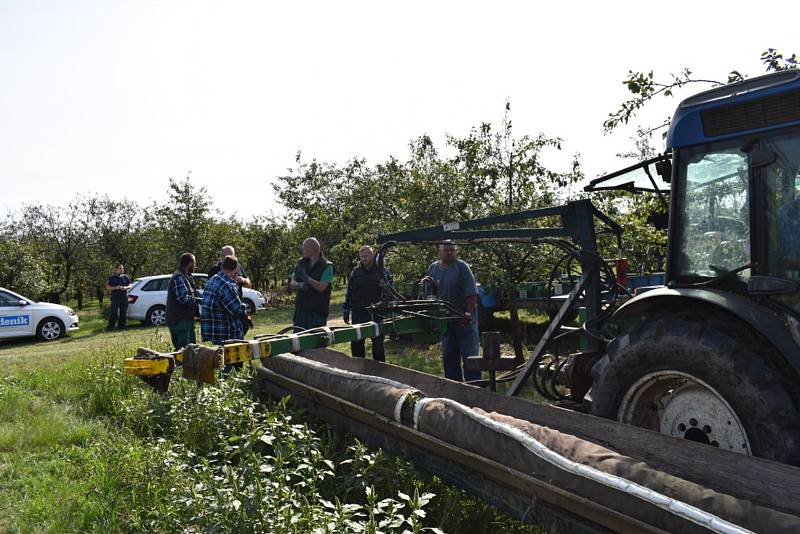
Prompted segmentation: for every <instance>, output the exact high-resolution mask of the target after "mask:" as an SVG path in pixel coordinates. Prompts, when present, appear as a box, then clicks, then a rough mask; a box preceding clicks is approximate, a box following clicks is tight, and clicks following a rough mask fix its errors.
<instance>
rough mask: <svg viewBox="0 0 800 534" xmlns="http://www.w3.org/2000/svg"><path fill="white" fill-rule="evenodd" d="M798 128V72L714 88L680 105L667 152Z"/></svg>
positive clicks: (799, 106) (769, 75) (799, 116)
mask: <svg viewBox="0 0 800 534" xmlns="http://www.w3.org/2000/svg"><path fill="white" fill-rule="evenodd" d="M793 124H800V70H785V71H781V72H775V73H772V74H767V75H765V76H759V77H757V78H750V79H747V80H743V81H741V82H737V83H732V84H728V85H723V86H720V87H715V88H714V89H710V90H708V91H704V92H702V93H699V94H696V95H694V96H691V97H689V98H687V99H686V100H684V101H683V102H681V103H680V105H679V106H678V109H677V110H676V111H675V115H674V116H673V118H672V123H671V124H670V129H669V134H668V135H667V149H671V148H673V147H682V146H690V145H697V144H701V143H707V142H710V141H717V140H722V139H730V138H734V137H740V136H743V135H747V134H750V133H757V132H762V131H765V130H770V129H773V128H777V127H783V126H790V125H793Z"/></svg>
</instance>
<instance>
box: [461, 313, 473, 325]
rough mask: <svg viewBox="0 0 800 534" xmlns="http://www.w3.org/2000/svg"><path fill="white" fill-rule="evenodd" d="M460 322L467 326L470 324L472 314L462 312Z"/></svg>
mask: <svg viewBox="0 0 800 534" xmlns="http://www.w3.org/2000/svg"><path fill="white" fill-rule="evenodd" d="M461 324H463V325H464V326H469V325H471V324H472V314H471V313H470V312H464V318H463V319H461Z"/></svg>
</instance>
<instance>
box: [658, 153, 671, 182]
mask: <svg viewBox="0 0 800 534" xmlns="http://www.w3.org/2000/svg"><path fill="white" fill-rule="evenodd" d="M656 172H657V173H658V175H659V176H660V177H661V179H662V180H664V182H665V183H668V184H669V183H672V161H670V160H668V159H665V160H663V161H657V162H656Z"/></svg>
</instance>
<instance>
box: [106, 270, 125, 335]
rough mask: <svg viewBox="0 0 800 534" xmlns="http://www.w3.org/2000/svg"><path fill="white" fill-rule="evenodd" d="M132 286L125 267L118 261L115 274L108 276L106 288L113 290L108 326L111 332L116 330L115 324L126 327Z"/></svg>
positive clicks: (120, 327) (121, 327)
mask: <svg viewBox="0 0 800 534" xmlns="http://www.w3.org/2000/svg"><path fill="white" fill-rule="evenodd" d="M130 288H131V279H130V278H128V275H127V274H125V267H124V266H123V265H122V264H121V263H118V264H117V265H116V266H115V267H114V274H112V275H111V276H109V277H108V281H107V282H106V289H107V290H108V291H110V292H111V304H110V305H109V307H108V327H107V328H106V330H108V331H109V332H110V331H111V330H114V326H115V324H118V325H119V329H120V330H123V329H124V328H125V321H126V320H127V318H128V290H129V289H130Z"/></svg>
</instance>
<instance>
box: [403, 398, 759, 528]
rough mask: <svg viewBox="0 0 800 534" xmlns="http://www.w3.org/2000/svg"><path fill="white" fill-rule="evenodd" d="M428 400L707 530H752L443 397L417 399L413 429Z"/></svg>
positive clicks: (566, 468) (561, 466)
mask: <svg viewBox="0 0 800 534" xmlns="http://www.w3.org/2000/svg"><path fill="white" fill-rule="evenodd" d="M431 401H439V402H441V403H442V404H445V405H447V406H449V407H451V408H453V409H454V410H456V411H459V412H461V413H463V414H464V415H466V416H467V417H469V418H470V419H472V420H474V421H476V422H478V423H480V424H482V425H483V426H486V427H489V428H491V429H492V430H494V431H496V432H499V433H501V434H505V435H506V436H508V437H510V438H513V439H514V440H516V441H518V442H519V443H520V444H521V445H522V446H523V447H525V448H526V449H528V450H529V451H531V452H532V453H533V454H535V455H536V456H538V457H539V458H541V459H542V460H544V461H546V462H548V463H550V464H552V465H554V466H555V467H558V468H559V469H563V470H564V471H568V472H570V473H573V474H575V475H578V476H582V477H584V478H587V479H589V480H592V481H594V482H597V483H598V484H602V485H604V486H608V487H611V488H614V489H616V490H619V491H621V492H624V493H627V494H628V495H632V496H634V497H637V498H639V499H641V500H643V501H646V502H648V503H650V504H652V505H654V506H657V507H659V508H661V509H662V510H667V511H668V512H671V513H673V514H675V515H677V516H679V517H682V518H684V519H686V520H688V521H691V522H692V523H696V524H698V525H700V526H702V527H705V528H707V529H709V530H712V531H714V532H720V533H722V534H746V533H752V531H751V530H747V529H745V528H743V527H740V526H739V525H735V524H733V523H731V522H729V521H726V520H724V519H722V518H721V517H719V516H716V515H714V514H712V513H709V512H706V511H705V510H702V509H700V508H697V507H696V506H692V505H691V504H688V503H685V502H683V501H679V500H677V499H673V498H672V497H668V496H666V495H664V494H662V493H658V492H657V491H654V490H651V489H650V488H647V487H645V486H642V485H640V484H637V483H635V482H632V481H630V480H627V479H625V478H622V477H620V476H617V475H612V474H609V473H606V472H604V471H600V470H599V469H595V468H594V467H590V466H588V465H585V464H579V463H577V462H575V461H573V460H570V459H569V458H565V457H564V456H561V455H560V454H558V453H557V452H555V451H553V450H551V449H548V448H547V447H546V446H545V445H544V444H543V443H542V442H540V441H538V440H537V439H536V438H534V437H533V436H531V435H529V434H526V433H525V432H523V431H522V430H520V429H518V428H516V427H513V426H511V425H509V424H506V423H502V422H500V421H495V420H494V419H492V418H490V417H487V416H485V415H483V414H479V413H478V412H476V411H474V410H472V409H471V408H469V407H467V406H464V405H463V404H460V403H458V402H456V401H454V400H452V399H442V398H423V399H420V400H418V401H417V403H416V406H414V428H415V429H418V427H419V418H420V416H421V415H422V409H423V407H424V406H425V405H426V404H428V403H429V402H431Z"/></svg>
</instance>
